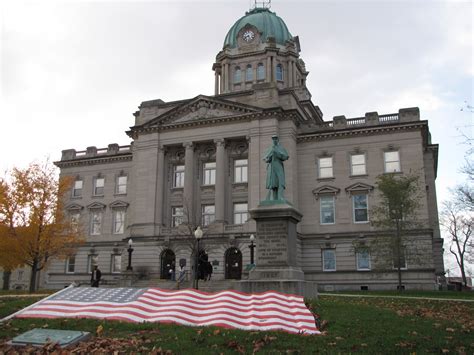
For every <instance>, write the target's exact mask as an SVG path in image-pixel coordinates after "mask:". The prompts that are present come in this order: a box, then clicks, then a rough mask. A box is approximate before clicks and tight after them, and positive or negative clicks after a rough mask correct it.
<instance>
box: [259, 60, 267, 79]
mask: <svg viewBox="0 0 474 355" xmlns="http://www.w3.org/2000/svg"><path fill="white" fill-rule="evenodd" d="M264 79H265V66H264V65H263V64H262V63H258V66H257V80H264Z"/></svg>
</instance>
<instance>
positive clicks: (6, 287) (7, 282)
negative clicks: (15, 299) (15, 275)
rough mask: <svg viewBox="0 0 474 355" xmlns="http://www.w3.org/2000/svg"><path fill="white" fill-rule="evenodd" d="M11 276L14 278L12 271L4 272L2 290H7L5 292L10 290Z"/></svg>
mask: <svg viewBox="0 0 474 355" xmlns="http://www.w3.org/2000/svg"><path fill="white" fill-rule="evenodd" d="M11 276H12V272H11V271H7V270H5V271H4V272H3V287H2V289H3V290H5V291H7V290H9V289H10V277H11Z"/></svg>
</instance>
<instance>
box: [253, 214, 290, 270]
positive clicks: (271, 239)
mask: <svg viewBox="0 0 474 355" xmlns="http://www.w3.org/2000/svg"><path fill="white" fill-rule="evenodd" d="M257 233H258V244H257V253H258V265H259V266H277V265H288V224H287V223H286V222H285V221H278V220H277V221H259V223H257ZM264 277H265V276H264ZM271 277H272V276H271V275H269V276H268V278H271Z"/></svg>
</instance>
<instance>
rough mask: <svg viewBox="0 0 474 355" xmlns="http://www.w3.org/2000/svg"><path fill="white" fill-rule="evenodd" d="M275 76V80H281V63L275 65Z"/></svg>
mask: <svg viewBox="0 0 474 355" xmlns="http://www.w3.org/2000/svg"><path fill="white" fill-rule="evenodd" d="M275 77H276V80H277V81H283V66H282V65H281V64H278V65H277V66H276V73H275Z"/></svg>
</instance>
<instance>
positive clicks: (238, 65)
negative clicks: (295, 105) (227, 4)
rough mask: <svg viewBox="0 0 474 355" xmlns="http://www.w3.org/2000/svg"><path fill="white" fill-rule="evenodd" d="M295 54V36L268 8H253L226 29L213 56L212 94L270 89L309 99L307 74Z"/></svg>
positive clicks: (301, 61)
mask: <svg viewBox="0 0 474 355" xmlns="http://www.w3.org/2000/svg"><path fill="white" fill-rule="evenodd" d="M299 53H300V43H299V38H298V36H292V35H291V33H290V31H289V30H288V28H287V26H286V24H285V22H284V21H283V20H282V19H281V18H280V17H279V16H277V15H276V13H274V12H272V11H271V10H270V9H269V8H268V7H265V6H262V7H258V6H257V5H256V7H255V8H254V9H252V10H250V11H248V12H247V13H246V14H245V16H243V17H242V18H240V19H239V20H237V22H235V24H234V25H233V26H232V27H231V28H230V30H229V31H228V33H227V35H226V37H225V40H224V46H223V49H222V50H221V51H220V52H219V53H218V54H217V56H216V62H215V63H214V65H213V67H212V69H213V70H214V72H215V95H228V94H230V95H231V96H232V94H233V93H239V94H240V95H242V94H243V92H245V91H249V90H259V89H260V90H261V89H262V88H274V89H278V90H292V91H294V92H295V93H296V95H297V96H298V98H299V99H300V100H309V99H310V98H311V94H310V93H309V91H308V90H307V88H306V77H307V75H308V71H306V67H305V64H304V62H303V60H302V59H301V58H300V55H299Z"/></svg>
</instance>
